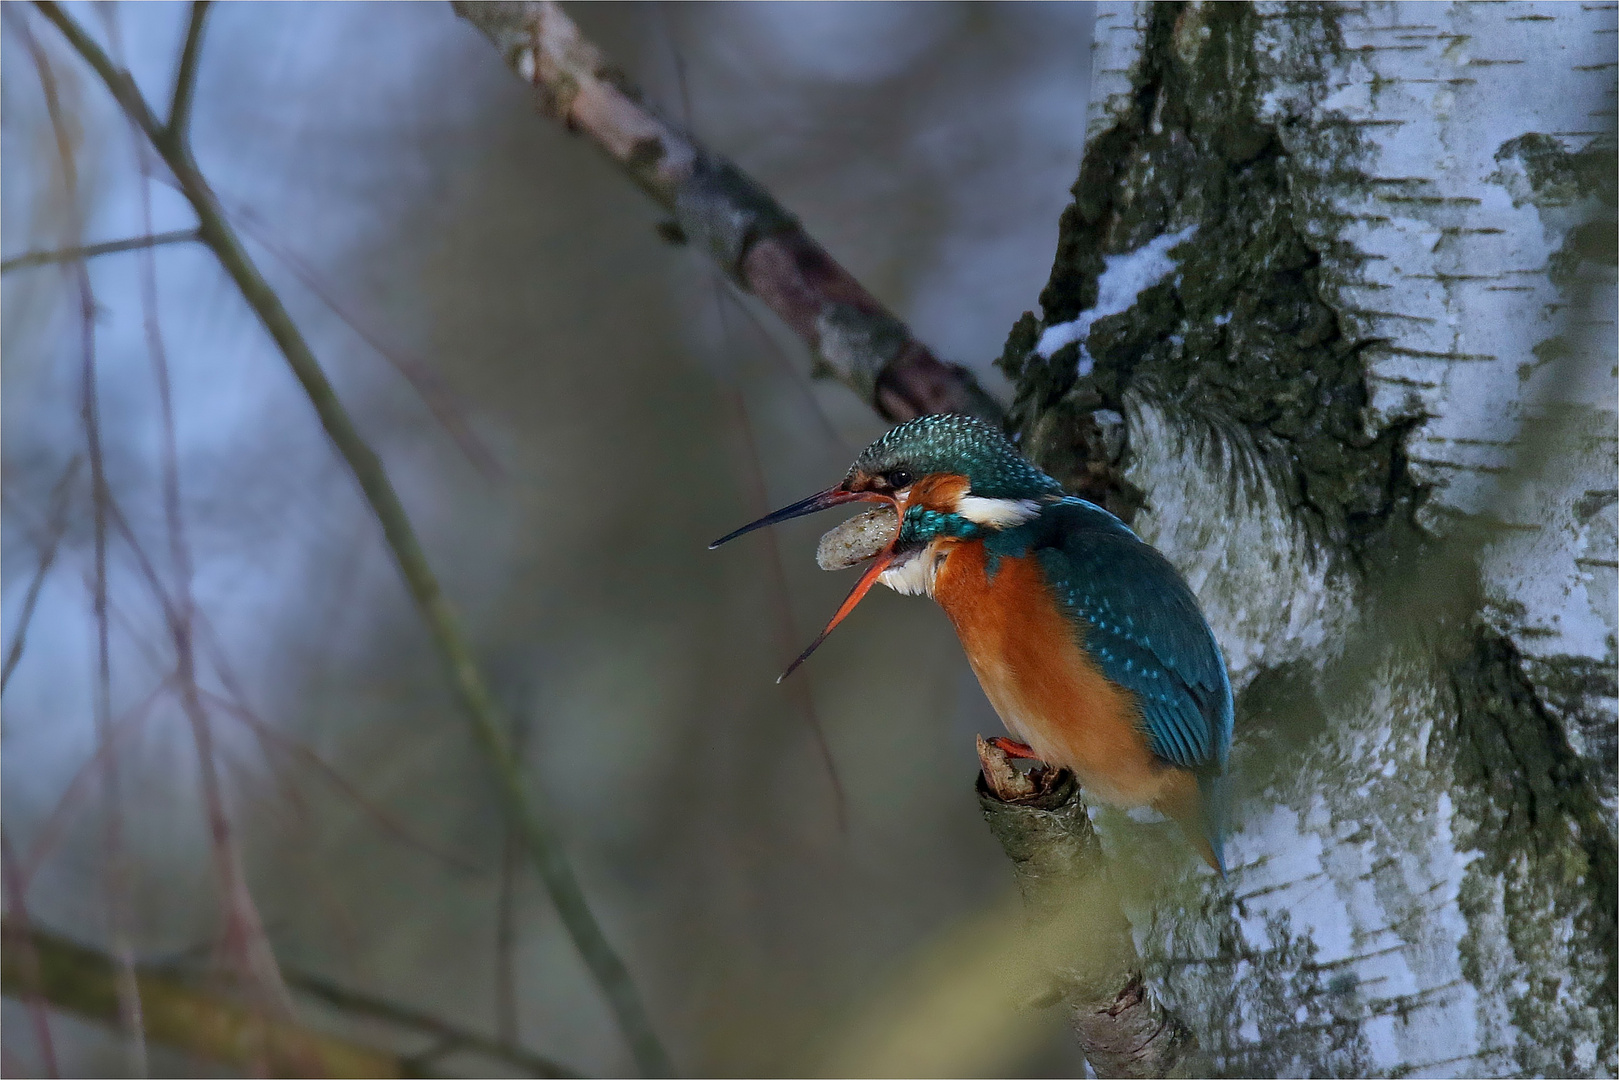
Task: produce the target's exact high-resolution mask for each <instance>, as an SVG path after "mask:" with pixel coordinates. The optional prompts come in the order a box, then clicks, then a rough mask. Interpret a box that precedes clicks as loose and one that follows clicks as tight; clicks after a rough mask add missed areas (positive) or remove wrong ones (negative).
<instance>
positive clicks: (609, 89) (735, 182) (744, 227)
mask: <svg viewBox="0 0 1619 1080" xmlns="http://www.w3.org/2000/svg"><path fill="white" fill-rule="evenodd" d="M454 7H455V10H456V12H457V13H458V14H459V15H460V16H461V17H462V18H464V19H466V20H467V21H468V22H470V23H472V24H473V25H474V26H476V27H477V28H478V29H479V30H481V31H483V33H484V34H486V35H487V36H488V37H489V39H490V40H491V41H493V42H494V43H495V46H496V47H497V48H499V49H500V52H501V55H502V57H504V58H505V61H506V63H507V65H508V66H509V67H511V68H512V69H513V70H514V71H516V72H517V73H518V75H519V76H521V77H522V78H523V79H524V80H525V81H526V82H528V83H529V84H530V85H532V86H533V87H534V90H535V97H536V101H537V103H538V105H539V107H540V110H541V111H542V112H544V113H545V114H546V115H548V116H552V117H554V118H556V119H558V120H560V121H561V122H562V123H563V124H565V125H566V126H567V127H568V129H569V130H570V131H577V132H580V133H582V134H584V135H586V136H588V137H589V138H590V140H591V141H592V142H594V143H595V144H596V145H597V146H598V147H600V148H601V149H602V150H604V151H605V152H606V153H607V155H608V156H609V157H611V158H612V159H613V160H614V161H615V162H617V163H618V164H619V165H620V166H621V167H622V168H623V169H625V171H627V172H628V173H629V175H630V178H631V179H632V180H634V181H635V183H636V184H637V185H639V186H640V188H641V189H642V190H643V191H645V192H646V193H647V194H648V195H649V196H651V198H652V199H653V201H654V202H656V203H657V204H658V205H659V206H661V207H662V208H663V209H664V210H666V211H668V212H669V213H671V214H673V215H674V222H675V231H676V232H677V233H678V235H680V236H682V237H684V238H686V239H688V240H691V241H692V242H694V243H696V244H698V245H700V246H701V247H702V248H703V249H704V250H706V251H707V252H708V253H709V254H710V255H712V256H713V257H714V259H715V260H716V262H718V264H719V266H720V269H721V270H723V271H724V272H725V274H726V275H727V276H728V277H729V278H730V279H731V280H732V281H734V282H735V283H736V284H737V285H738V286H739V287H741V288H743V289H746V290H748V291H749V292H752V293H754V294H755V295H757V296H758V297H759V298H760V299H761V300H763V301H764V302H765V304H766V305H768V306H769V307H770V309H771V310H772V311H774V312H775V313H776V314H777V315H778V316H780V317H781V319H782V321H783V322H785V323H786V324H787V325H788V326H789V327H791V328H792V330H793V332H794V333H795V334H797V335H798V336H799V337H800V338H802V339H803V340H804V341H805V342H807V343H808V344H809V346H810V348H811V349H812V350H813V351H814V353H815V355H816V358H817V361H818V364H819V368H820V370H821V372H823V373H825V374H827V375H830V376H832V377H833V378H836V379H837V380H838V381H840V382H842V383H843V384H844V385H846V386H848V387H849V388H850V389H852V390H854V391H855V393H857V394H859V395H860V398H861V400H863V401H865V402H866V403H868V404H869V405H871V406H872V407H873V408H875V409H876V410H877V411H878V412H879V413H880V414H882V415H883V416H884V417H885V418H887V419H889V420H896V421H897V420H906V419H909V418H911V417H913V416H920V415H922V414H923V413H936V412H961V413H972V414H974V415H978V416H983V417H985V418H987V419H991V420H996V421H998V420H999V419H1000V416H1001V413H1002V409H1001V407H1000V405H999V404H998V403H997V402H996V401H995V400H994V399H993V398H991V397H990V396H989V395H988V394H987V393H986V392H985V391H984V390H983V389H982V388H981V387H980V386H979V385H978V383H977V381H976V380H974V379H973V377H972V375H971V374H970V373H969V372H968V371H967V370H966V369H965V368H963V367H960V366H958V365H954V364H946V363H943V362H941V361H940V360H939V359H938V358H937V357H935V356H934V355H933V353H932V352H930V351H929V350H928V348H927V346H926V345H923V344H922V343H921V342H920V341H917V340H916V338H915V337H914V336H912V334H911V332H910V330H909V329H908V328H907V327H906V325H905V324H904V323H903V322H902V321H901V320H900V319H899V318H898V317H896V316H895V315H894V314H893V313H892V312H890V311H889V310H888V309H887V308H886V307H884V306H883V304H882V303H881V302H880V301H879V300H878V299H877V298H876V297H874V296H873V295H872V294H871V293H870V292H869V291H867V290H866V288H865V287H864V286H863V285H861V284H860V283H859V282H858V281H856V280H855V278H854V276H853V275H851V274H850V273H849V272H848V271H847V270H845V269H844V268H843V267H842V266H840V265H838V263H837V262H836V261H835V260H834V259H833V258H832V256H831V255H829V254H827V252H826V250H825V249H824V248H822V247H821V246H820V245H819V244H817V243H816V242H815V240H814V239H812V238H811V237H810V235H809V234H808V233H807V232H805V231H804V228H803V226H802V225H800V224H799V223H798V221H797V219H796V218H794V217H793V216H792V215H791V214H789V213H788V212H787V211H786V210H784V209H783V208H782V207H781V206H780V205H779V204H778V203H777V202H776V201H775V199H773V198H771V196H770V194H769V193H768V192H767V191H765V190H764V189H763V188H762V187H760V186H759V185H758V184H757V183H756V182H754V181H753V180H752V179H750V178H749V177H748V176H746V175H745V174H744V173H743V172H742V171H741V170H740V169H738V168H737V167H736V166H735V165H734V164H732V163H731V162H729V161H727V160H725V159H724V158H723V157H721V156H719V155H718V154H715V153H714V152H713V151H711V150H709V149H708V148H707V147H704V146H703V145H702V144H700V143H699V142H698V141H697V140H696V139H695V138H693V137H692V136H691V135H690V134H689V133H687V132H685V131H683V130H681V129H680V128H679V127H678V126H677V125H675V124H673V123H671V122H669V121H668V120H666V119H664V118H663V117H662V116H659V115H658V114H657V113H656V112H655V111H654V110H652V109H651V108H649V107H648V106H647V105H646V104H645V103H644V102H642V101H641V99H640V96H639V95H638V94H637V93H636V92H635V91H634V90H633V89H631V88H630V87H629V85H628V84H627V82H626V81H625V79H624V78H623V76H622V74H621V73H619V72H618V70H617V69H616V68H614V67H613V66H612V65H611V64H610V63H609V62H608V60H607V58H606V57H605V56H604V55H603V54H602V52H601V50H599V49H598V48H596V46H595V45H594V44H592V43H591V42H590V41H588V40H587V39H585V38H584V37H583V36H582V35H581V34H580V33H579V28H578V27H577V26H575V25H574V24H573V22H572V20H570V19H569V18H568V17H567V15H565V14H564V13H563V11H562V9H561V8H560V7H559V6H557V5H556V4H555V3H551V2H549V0H526V2H517V3H468V2H462V0H457V2H456V3H455V4H454Z"/></svg>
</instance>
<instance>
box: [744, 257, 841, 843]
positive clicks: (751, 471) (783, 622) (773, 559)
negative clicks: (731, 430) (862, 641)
mask: <svg viewBox="0 0 1619 1080" xmlns="http://www.w3.org/2000/svg"><path fill="white" fill-rule="evenodd" d="M715 296H716V300H717V301H718V303H719V305H720V317H721V322H722V325H723V321H724V311H725V308H724V304H725V300H724V297H723V296H722V295H721V294H720V293H719V291H718V290H717V289H716V291H715ZM725 396H726V397H727V398H728V399H729V400H730V404H731V412H732V415H733V416H735V417H736V425H737V428H738V431H739V432H740V434H741V437H742V442H743V444H744V452H743V454H742V457H743V459H744V460H745V461H746V462H747V466H746V468H745V472H746V473H747V487H748V497H749V501H750V502H752V504H753V512H754V515H755V516H763V515H764V514H765V513H767V512H768V511H769V509H770V507H769V503H768V493H767V491H766V489H765V477H764V470H763V468H762V467H761V466H760V464H759V442H758V440H757V439H756V438H754V435H753V421H752V419H750V418H749V416H748V403H747V401H746V400H745V399H744V398H743V396H742V391H741V390H739V389H738V388H737V387H736V386H735V385H734V384H731V385H728V386H727V387H726V395H725ZM764 531H765V532H768V533H769V534H770V535H769V536H767V537H765V538H764V543H765V559H766V561H767V562H769V564H770V570H771V574H770V588H771V594H772V599H773V600H774V601H775V602H774V603H773V604H772V605H771V607H772V608H773V609H774V611H775V613H776V639H777V646H778V648H779V649H780V653H781V655H782V656H783V657H784V658H786V659H791V658H792V656H793V655H794V654H795V653H797V651H798V646H797V645H796V643H795V638H796V635H797V633H798V630H797V627H796V626H795V625H794V619H793V606H792V593H791V591H790V590H789V589H788V588H787V571H786V569H785V568H784V563H783V562H782V555H781V545H780V544H779V543H778V542H777V540H776V533H775V530H774V529H766V530H764ZM784 662H785V661H784ZM792 695H793V698H794V700H795V701H797V703H798V708H799V712H800V713H801V714H802V715H803V717H804V723H805V725H806V726H807V727H808V728H809V730H810V736H811V737H812V738H813V739H814V740H815V749H816V751H817V752H818V753H819V754H820V757H821V763H822V764H823V765H824V766H825V767H826V776H827V780H828V781H829V782H830V783H831V785H832V802H833V808H834V813H835V815H836V818H837V823H838V831H839V832H841V833H844V834H847V833H848V831H849V798H848V795H847V794H846V793H845V792H844V790H843V778H842V777H840V776H839V775H838V764H837V761H836V759H834V758H833V757H832V747H831V745H830V744H829V743H828V742H827V741H826V731H825V730H824V729H823V728H822V727H821V716H820V713H819V712H817V711H816V708H815V697H814V695H813V693H812V691H811V689H810V683H809V680H807V679H801V680H799V683H798V686H797V688H796V689H794V690H793V691H792Z"/></svg>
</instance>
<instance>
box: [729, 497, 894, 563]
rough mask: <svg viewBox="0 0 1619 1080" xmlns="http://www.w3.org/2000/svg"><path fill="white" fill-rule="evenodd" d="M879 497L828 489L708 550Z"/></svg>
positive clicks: (730, 535)
mask: <svg viewBox="0 0 1619 1080" xmlns="http://www.w3.org/2000/svg"><path fill="white" fill-rule="evenodd" d="M882 501H884V499H883V497H882V496H881V495H873V494H871V493H869V492H865V491H845V490H844V489H843V488H842V487H829V488H827V489H826V490H825V491H819V492H816V493H815V494H814V495H811V496H810V497H809V498H807V499H800V500H799V501H798V502H795V503H793V505H791V506H784V507H782V508H781V509H780V510H777V511H776V512H775V513H773V514H766V515H765V516H764V517H762V518H760V519H759V520H758V521H753V522H749V523H748V524H746V525H744V526H742V527H741V528H740V529H738V530H736V531H735V532H729V533H726V534H725V535H724V536H722V537H720V538H719V539H718V540H716V541H714V542H713V543H712V544H710V545H708V550H710V551H713V550H714V549H715V548H717V547H719V546H720V545H721V544H725V543H729V542H730V541H732V540H735V539H736V538H737V537H739V536H742V535H743V534H745V533H750V532H752V531H753V530H754V529H762V528H764V527H765V526H766V525H774V524H776V523H777V522H778V521H790V520H791V519H793V518H795V517H803V516H804V515H805V514H813V513H815V512H816V511H817V510H830V509H831V508H832V507H834V506H841V505H843V504H844V503H850V502H882Z"/></svg>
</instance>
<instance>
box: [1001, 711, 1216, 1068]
mask: <svg viewBox="0 0 1619 1080" xmlns="http://www.w3.org/2000/svg"><path fill="white" fill-rule="evenodd" d="M978 756H979V759H980V761H981V763H982V765H983V772H981V773H980V774H979V778H978V803H979V807H980V808H981V809H982V810H983V813H984V820H985V821H986V822H988V823H989V831H990V832H991V833H993V834H994V835H995V839H996V840H999V841H1000V843H1001V847H1002V849H1003V850H1004V851H1005V852H1006V857H1007V858H1008V859H1010V860H1012V873H1013V876H1014V877H1015V878H1016V879H1017V886H1018V891H1019V892H1020V893H1021V894H1022V895H1023V902H1024V907H1025V908H1026V909H1027V911H1028V913H1029V915H1030V916H1031V917H1032V918H1034V919H1037V920H1059V921H1060V920H1065V919H1072V918H1074V917H1075V915H1076V913H1075V912H1073V911H1072V910H1065V909H1068V908H1070V907H1071V906H1072V904H1071V898H1072V896H1073V895H1074V893H1075V891H1076V889H1075V887H1076V885H1078V884H1080V883H1083V882H1086V881H1094V880H1096V879H1098V878H1099V877H1100V875H1102V874H1104V873H1105V872H1106V871H1105V862H1106V860H1105V858H1104V856H1103V854H1102V846H1101V843H1100V841H1098V840H1097V838H1096V830H1095V829H1093V828H1092V827H1091V820H1090V816H1089V814H1088V813H1087V811H1086V807H1085V799H1084V796H1083V795H1082V794H1081V792H1080V789H1079V784H1078V783H1076V782H1075V780H1074V778H1073V775H1072V774H1071V773H1069V772H1067V771H1060V772H1059V771H1056V770H1052V769H1042V770H1038V771H1036V772H1034V773H1020V772H1018V771H1017V770H1016V769H1014V768H1013V767H1012V764H1011V762H1010V761H1009V760H1008V759H1007V756H1006V754H1005V753H1004V752H1002V751H1001V750H999V749H997V748H996V747H993V746H990V745H989V744H987V743H985V742H984V741H983V740H982V739H980V740H979V742H978ZM1090 892H1092V890H1087V893H1088V894H1089V893H1090ZM1095 894H1096V895H1097V896H1099V897H1105V896H1106V895H1107V894H1106V891H1105V890H1097V891H1095ZM1084 932H1085V944H1086V948H1085V949H1084V950H1083V955H1084V957H1085V960H1084V962H1083V966H1080V967H1074V966H1067V967H1062V968H1059V969H1058V970H1056V971H1054V972H1053V975H1054V976H1055V978H1056V981H1057V984H1058V997H1059V998H1060V1000H1061V1001H1062V1003H1063V1005H1064V1006H1065V1007H1066V1008H1067V1009H1068V1012H1069V1018H1070V1021H1071V1023H1072V1025H1073V1028H1074V1034H1075V1035H1077V1036H1078V1038H1079V1044H1080V1048H1081V1049H1082V1050H1083V1051H1084V1053H1085V1059H1086V1060H1087V1061H1089V1062H1090V1064H1091V1068H1092V1070H1094V1071H1095V1073H1096V1075H1097V1076H1099V1077H1149V1076H1187V1075H1190V1072H1189V1069H1190V1067H1191V1062H1190V1060H1189V1059H1190V1056H1191V1052H1192V1051H1193V1049H1194V1048H1195V1043H1194V1041H1193V1039H1192V1036H1191V1034H1190V1033H1189V1032H1188V1031H1187V1030H1186V1028H1185V1027H1184V1026H1183V1025H1182V1024H1181V1023H1180V1021H1179V1020H1178V1019H1177V1018H1176V1017H1175V1015H1174V1014H1173V1013H1171V1012H1170V1011H1169V1010H1167V1009H1166V1008H1164V1006H1163V1004H1162V1003H1161V1002H1159V1000H1158V997H1157V995H1156V994H1154V993H1153V992H1152V990H1151V989H1149V988H1148V987H1147V985H1146V984H1145V982H1144V981H1143V980H1142V976H1141V961H1140V958H1139V957H1138V956H1137V955H1136V948H1135V941H1134V939H1133V938H1132V937H1131V935H1130V924H1129V921H1128V920H1127V919H1126V918H1125V916H1124V912H1123V911H1122V910H1120V908H1119V906H1118V903H1117V901H1116V900H1113V899H1108V900H1105V901H1103V902H1099V903H1096V904H1094V905H1092V906H1090V908H1089V910H1087V911H1086V912H1085V913H1084Z"/></svg>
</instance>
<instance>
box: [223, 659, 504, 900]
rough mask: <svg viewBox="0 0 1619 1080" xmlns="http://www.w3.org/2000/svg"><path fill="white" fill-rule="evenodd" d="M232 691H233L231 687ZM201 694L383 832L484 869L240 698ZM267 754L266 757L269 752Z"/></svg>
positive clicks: (446, 859) (468, 867) (450, 862)
mask: <svg viewBox="0 0 1619 1080" xmlns="http://www.w3.org/2000/svg"><path fill="white" fill-rule="evenodd" d="M232 692H233V693H234V691H232ZM202 694H203V698H204V699H205V700H206V701H207V702H208V703H209V704H211V705H213V706H214V707H216V708H219V709H222V710H223V711H224V712H225V713H226V714H227V715H228V716H231V717H233V718H234V719H236V720H237V721H239V722H240V723H241V724H243V725H244V726H245V727H246V728H247V729H248V730H249V731H251V732H252V733H253V735H254V736H255V737H256V738H257V739H258V741H259V743H260V745H261V746H263V747H264V748H265V749H266V750H271V749H273V750H275V751H277V752H279V753H281V754H284V755H286V756H287V757H288V758H291V759H292V760H293V761H296V762H297V763H298V764H300V765H302V766H304V767H305V768H306V769H308V770H309V771H310V772H312V773H314V774H315V775H316V776H319V777H320V778H321V779H322V780H324V781H326V783H327V784H329V785H331V787H332V789H333V790H335V791H336V792H337V793H338V794H340V795H342V796H343V797H344V798H346V799H348V800H349V801H350V802H351V803H353V804H354V805H355V806H356V807H358V808H359V810H360V812H361V813H363V814H364V815H365V816H366V817H368V818H370V819H371V820H372V821H373V822H375V823H376V825H377V827H378V828H380V829H381V830H382V831H383V832H385V833H387V834H388V835H390V836H392V837H394V838H395V839H397V840H399V841H401V842H402V843H404V844H406V845H408V846H410V847H413V848H415V849H416V850H418V851H421V852H425V853H426V854H428V855H431V856H433V858H435V859H438V860H439V861H440V862H442V863H444V864H445V865H446V866H449V867H452V868H453V869H455V870H459V871H460V872H461V873H463V874H477V873H481V872H483V868H482V867H480V866H479V865H478V864H477V863H475V862H473V861H472V860H470V859H468V858H466V857H464V856H461V855H458V854H456V853H455V852H453V851H446V850H444V849H443V848H441V847H438V846H437V845H436V844H433V843H432V842H431V841H428V840H425V839H423V838H422V837H420V836H417V835H416V833H415V832H413V831H412V830H411V828H410V827H409V826H408V825H406V824H405V823H404V822H402V821H400V820H399V819H398V818H397V817H395V816H394V815H393V814H392V813H391V812H389V811H388V810H387V809H385V808H384V807H381V806H378V805H377V804H376V803H374V802H372V801H371V800H370V799H368V798H366V796H365V795H364V794H362V793H361V792H360V790H359V789H358V788H356V787H355V786H354V783H353V782H352V781H351V780H349V779H348V777H346V776H344V775H343V774H342V773H341V772H339V771H338V770H337V769H336V768H334V767H333V766H332V765H330V764H328V763H327V762H326V761H325V760H324V759H323V758H322V757H321V756H320V755H319V754H317V753H315V752H314V751H313V750H311V749H310V748H309V747H307V746H305V745H304V744H303V743H301V742H299V741H298V740H297V739H293V738H291V737H289V736H287V735H283V734H282V733H281V732H279V731H277V730H276V729H275V727H274V726H273V725H271V724H269V723H267V722H266V721H265V720H264V719H263V718H262V717H260V716H259V715H258V714H257V713H255V712H254V711H253V710H252V709H250V708H248V707H247V706H246V705H244V704H242V703H241V701H240V700H232V699H231V698H226V697H221V696H220V695H218V694H213V693H209V692H208V691H206V690H204V691H203V692H202ZM266 756H267V757H268V756H269V755H266Z"/></svg>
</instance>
